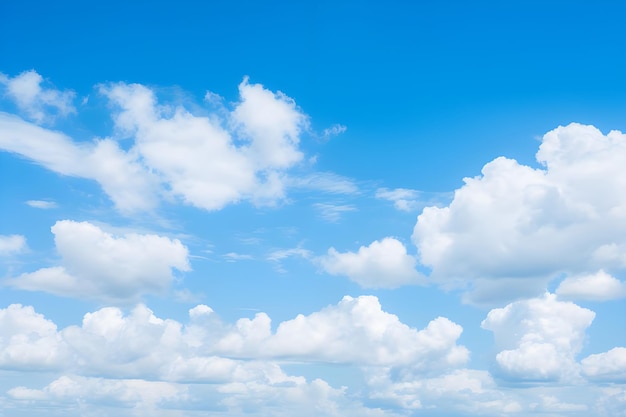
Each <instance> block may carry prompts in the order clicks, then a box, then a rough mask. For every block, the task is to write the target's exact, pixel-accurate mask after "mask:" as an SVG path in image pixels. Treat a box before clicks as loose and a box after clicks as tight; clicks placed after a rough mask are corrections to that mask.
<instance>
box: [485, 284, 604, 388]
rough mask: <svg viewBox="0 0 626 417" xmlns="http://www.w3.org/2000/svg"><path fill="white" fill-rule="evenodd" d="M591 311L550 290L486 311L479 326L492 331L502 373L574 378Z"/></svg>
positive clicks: (532, 377) (518, 376) (532, 376)
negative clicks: (484, 317)
mask: <svg viewBox="0 0 626 417" xmlns="http://www.w3.org/2000/svg"><path fill="white" fill-rule="evenodd" d="M594 318H595V313H594V312H593V311H591V310H588V309H586V308H582V307H579V306H577V305H576V304H574V303H572V302H563V301H558V300H557V298H556V296H555V295H554V294H549V293H546V294H545V295H544V296H543V297H541V298H534V299H530V300H523V301H517V302H514V303H511V304H508V305H507V306H506V307H504V308H496V309H493V310H491V311H490V312H489V314H488V315H487V318H486V319H485V320H484V321H483V322H482V327H483V328H484V329H487V330H491V331H492V332H493V333H494V336H495V340H496V347H497V349H498V350H499V353H498V354H497V355H496V361H497V363H498V365H499V367H500V370H501V371H502V372H503V373H504V375H506V376H509V377H512V378H516V379H528V380H557V379H562V380H574V379H576V378H577V375H578V366H577V363H576V361H575V356H576V354H577V353H578V352H579V351H580V349H581V348H582V344H583V341H584V338H585V330H586V329H587V327H589V326H590V325H591V322H592V321H593V319H594Z"/></svg>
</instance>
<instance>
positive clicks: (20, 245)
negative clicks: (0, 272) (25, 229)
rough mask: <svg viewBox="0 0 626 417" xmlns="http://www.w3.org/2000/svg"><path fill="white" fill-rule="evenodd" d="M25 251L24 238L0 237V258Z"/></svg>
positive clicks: (16, 236)
mask: <svg viewBox="0 0 626 417" xmlns="http://www.w3.org/2000/svg"><path fill="white" fill-rule="evenodd" d="M24 249H26V238H25V237H24V236H22V235H0V256H6V255H10V254H15V253H20V252H22V251H24Z"/></svg>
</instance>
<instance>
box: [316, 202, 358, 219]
mask: <svg viewBox="0 0 626 417" xmlns="http://www.w3.org/2000/svg"><path fill="white" fill-rule="evenodd" d="M313 207H315V208H316V209H317V210H318V211H319V212H320V216H321V217H322V218H323V219H324V220H326V221H328V222H332V223H334V222H337V221H339V219H340V218H341V215H342V214H343V213H347V212H350V211H355V210H356V207H354V206H352V205H349V204H328V203H315V204H314V205H313Z"/></svg>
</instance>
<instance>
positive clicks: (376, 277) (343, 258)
mask: <svg viewBox="0 0 626 417" xmlns="http://www.w3.org/2000/svg"><path fill="white" fill-rule="evenodd" d="M318 262H319V264H320V265H321V266H322V268H323V269H324V270H325V271H326V272H328V273H329V274H333V275H345V276H347V277H348V278H350V279H351V280H352V281H354V282H357V283H358V284H360V285H361V286H363V287H366V288H395V287H399V286H401V285H406V284H418V283H422V282H423V277H422V275H421V274H420V273H418V272H417V270H416V269H415V266H416V263H417V260H416V259H415V257H413V256H411V255H409V254H407V251H406V248H405V247H404V245H403V244H402V242H400V241H399V240H397V239H394V238H392V237H386V238H384V239H382V240H381V241H378V240H375V241H374V242H372V243H371V244H370V245H369V246H361V247H360V248H359V250H358V252H356V253H354V252H344V253H341V252H338V251H337V250H335V248H330V249H329V250H328V254H327V255H325V256H323V257H320V258H319V259H318Z"/></svg>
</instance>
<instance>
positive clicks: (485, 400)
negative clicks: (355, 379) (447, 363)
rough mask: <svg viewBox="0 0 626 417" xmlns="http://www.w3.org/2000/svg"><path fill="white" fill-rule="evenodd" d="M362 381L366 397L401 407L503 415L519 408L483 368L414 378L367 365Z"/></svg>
mask: <svg viewBox="0 0 626 417" xmlns="http://www.w3.org/2000/svg"><path fill="white" fill-rule="evenodd" d="M366 382H367V385H368V387H369V388H370V393H369V396H370V398H372V399H374V400H377V401H382V402H384V403H387V404H389V405H390V406H395V407H398V408H401V409H409V410H411V409H412V410H419V409H423V410H433V409H437V410H441V411H443V410H445V411H448V412H450V411H452V412H456V413H462V414H463V415H503V414H504V413H507V414H508V413H516V412H519V411H521V410H522V406H521V405H520V403H519V402H518V401H517V400H516V399H515V398H512V397H511V396H510V395H506V394H505V393H503V392H501V391H499V390H498V387H497V386H496V384H495V382H494V381H493V378H492V377H491V375H489V373H488V372H487V371H478V370H472V369H457V370H453V371H451V372H448V373H443V374H440V375H439V376H434V377H423V376H422V377H416V376H415V375H413V374H411V373H405V374H397V373H396V374H394V373H392V372H390V370H389V369H387V368H370V369H368V370H367V371H366Z"/></svg>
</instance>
